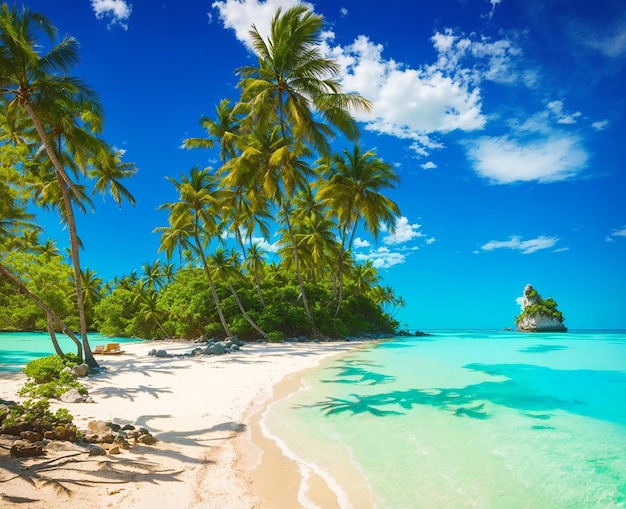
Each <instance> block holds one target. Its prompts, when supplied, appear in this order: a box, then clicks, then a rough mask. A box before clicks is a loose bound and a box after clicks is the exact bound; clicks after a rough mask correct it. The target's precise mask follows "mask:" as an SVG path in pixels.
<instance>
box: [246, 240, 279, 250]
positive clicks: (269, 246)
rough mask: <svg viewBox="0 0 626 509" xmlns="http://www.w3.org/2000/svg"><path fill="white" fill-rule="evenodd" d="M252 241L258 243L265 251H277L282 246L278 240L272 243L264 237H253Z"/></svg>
mask: <svg viewBox="0 0 626 509" xmlns="http://www.w3.org/2000/svg"><path fill="white" fill-rule="evenodd" d="M252 243H253V244H257V245H258V246H259V247H260V248H261V249H263V251H266V252H268V253H277V252H278V249H279V247H280V246H279V243H278V242H274V243H272V244H270V243H269V242H268V241H267V240H266V239H264V238H263V237H253V238H252Z"/></svg>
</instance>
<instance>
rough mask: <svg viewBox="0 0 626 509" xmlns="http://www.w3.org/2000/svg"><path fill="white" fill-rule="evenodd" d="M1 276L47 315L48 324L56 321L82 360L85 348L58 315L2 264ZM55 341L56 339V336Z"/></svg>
mask: <svg viewBox="0 0 626 509" xmlns="http://www.w3.org/2000/svg"><path fill="white" fill-rule="evenodd" d="M0 274H2V275H3V276H4V277H5V278H6V279H8V280H9V282H10V283H11V284H12V285H13V286H15V288H16V289H17V290H18V291H19V292H20V293H22V294H24V295H26V297H28V298H29V299H30V300H32V301H33V302H34V303H35V304H36V305H37V306H38V307H39V309H41V310H42V311H43V312H44V313H46V317H47V319H48V323H50V320H52V321H54V322H55V323H56V324H57V325H58V326H59V327H60V328H61V330H62V331H63V332H64V333H65V334H67V335H68V336H69V337H70V338H71V340H72V341H74V343H75V344H76V348H77V355H78V356H79V357H81V358H82V356H83V347H82V345H81V343H80V341H79V340H78V338H77V337H76V335H75V334H74V333H73V332H72V331H71V330H70V329H69V328H68V327H67V326H66V325H65V324H64V323H63V321H62V320H61V319H60V318H59V317H58V316H57V314H56V313H55V312H54V311H52V309H50V308H49V307H48V306H47V305H46V304H45V303H44V302H43V301H42V300H41V299H40V298H39V297H37V296H36V295H35V294H34V293H33V292H31V291H30V290H29V289H28V288H27V287H26V285H25V284H24V283H23V282H22V281H20V280H19V279H18V278H17V277H15V276H14V275H13V273H12V272H11V271H10V270H9V269H7V268H6V267H5V266H4V265H2V264H0ZM48 330H50V329H48ZM51 337H52V336H51ZM55 339H56V336H55ZM53 344H54V340H53ZM57 346H58V345H55V350H57ZM59 350H60V348H59ZM57 353H58V352H57Z"/></svg>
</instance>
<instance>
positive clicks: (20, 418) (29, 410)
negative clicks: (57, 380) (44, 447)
mask: <svg viewBox="0 0 626 509" xmlns="http://www.w3.org/2000/svg"><path fill="white" fill-rule="evenodd" d="M73 420H74V417H73V416H72V414H70V413H69V412H68V411H67V409H65V408H59V409H58V410H57V411H56V412H54V413H53V412H52V411H50V403H49V402H48V400H46V399H37V400H32V399H28V400H26V401H24V402H23V403H21V404H18V405H15V406H13V407H12V408H11V409H10V410H9V412H8V413H7V414H6V416H5V418H4V420H3V421H2V423H1V426H0V433H7V434H11V435H15V434H19V432H21V431H37V432H44V431H51V430H54V429H58V428H69V429H70V430H71V431H72V436H74V437H76V436H77V434H78V433H77V431H76V427H75V426H74V425H73V424H72V422H73Z"/></svg>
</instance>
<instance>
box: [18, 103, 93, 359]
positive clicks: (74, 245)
mask: <svg viewBox="0 0 626 509" xmlns="http://www.w3.org/2000/svg"><path fill="white" fill-rule="evenodd" d="M23 104H24V108H25V109H26V111H27V113H28V115H29V116H30V118H31V120H32V121H33V124H34V126H35V129H36V130H37V134H38V135H39V137H40V138H41V142H42V143H43V146H44V147H45V149H46V153H47V154H48V157H49V158H50V161H51V162H52V165H53V166H54V169H55V170H56V174H57V180H58V182H59V186H60V187H61V192H62V195H63V203H64V205H65V219H66V221H67V226H68V230H69V232H70V248H71V251H72V265H73V268H74V284H75V286H76V301H77V305H78V317H79V319H80V335H81V339H82V342H83V349H84V352H85V356H84V361H85V362H86V363H87V365H88V366H89V367H92V368H94V367H98V362H97V361H96V359H95V358H94V356H93V353H92V352H91V347H90V346H89V340H88V338H87V317H86V316H85V303H84V298H83V288H82V283H81V272H80V262H79V258H78V235H77V234H76V222H75V220H74V212H73V209H72V202H71V197H70V193H69V190H68V189H72V190H73V191H74V192H76V191H75V189H74V184H73V183H72V180H71V179H70V178H69V176H68V175H67V173H66V172H65V170H64V169H63V165H62V164H61V162H60V161H59V158H58V157H57V154H56V152H55V150H54V147H53V145H52V142H51V141H50V137H49V136H48V134H47V133H46V131H45V129H44V128H43V125H42V124H41V121H40V120H39V116H38V115H37V113H36V112H35V110H33V108H32V106H31V104H30V103H29V102H24V103H23Z"/></svg>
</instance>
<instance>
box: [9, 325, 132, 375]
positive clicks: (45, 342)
mask: <svg viewBox="0 0 626 509" xmlns="http://www.w3.org/2000/svg"><path fill="white" fill-rule="evenodd" d="M57 339H58V341H59V345H60V346H61V349H62V350H63V351H64V352H71V353H76V345H74V342H73V341H72V340H71V339H70V338H68V337H67V336H66V335H64V334H57ZM137 341H140V340H139V339H129V338H109V337H106V336H103V335H101V334H97V333H92V334H89V344H90V345H91V347H92V348H93V347H95V346H96V345H105V344H107V343H128V342H135V343H136V342H137ZM53 353H55V352H54V347H53V346H52V341H51V340H50V335H49V334H48V333H47V332H0V373H1V372H3V371H4V372H6V371H21V370H22V368H23V367H24V366H25V365H26V363H27V362H28V361H31V360H33V359H37V358H40V357H45V356H47V355H52V354H53Z"/></svg>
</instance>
